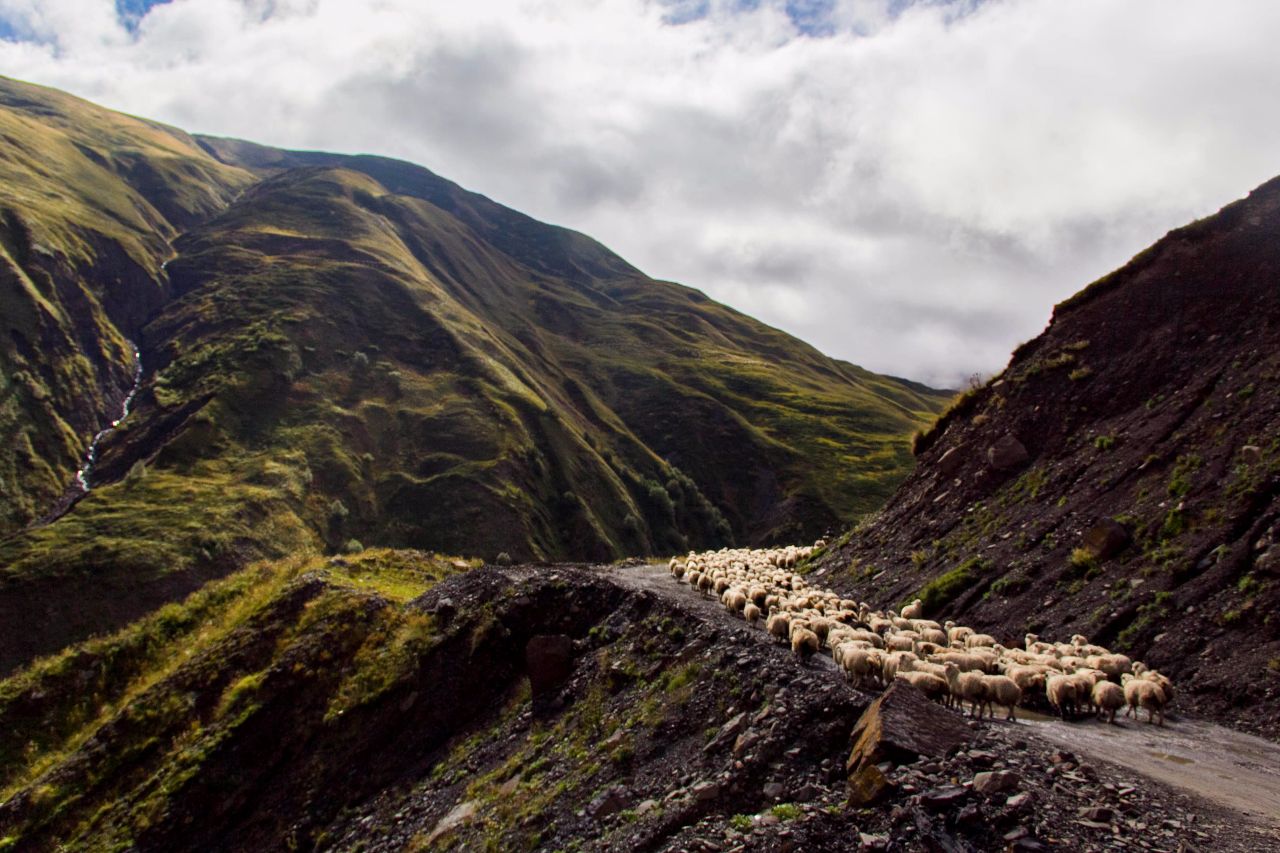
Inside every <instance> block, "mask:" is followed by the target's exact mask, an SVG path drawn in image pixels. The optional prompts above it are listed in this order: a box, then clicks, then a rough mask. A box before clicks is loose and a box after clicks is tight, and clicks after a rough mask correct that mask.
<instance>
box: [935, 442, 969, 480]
mask: <svg viewBox="0 0 1280 853" xmlns="http://www.w3.org/2000/svg"><path fill="white" fill-rule="evenodd" d="M963 465H964V456H963V455H962V454H961V453H960V448H958V447H951V448H948V449H947V452H946V453H944V454H942V455H941V456H939V457H938V470H939V471H941V472H942V474H943V476H946V477H954V476H955V474H956V472H957V471H959V470H960V468H961V467H962V466H963Z"/></svg>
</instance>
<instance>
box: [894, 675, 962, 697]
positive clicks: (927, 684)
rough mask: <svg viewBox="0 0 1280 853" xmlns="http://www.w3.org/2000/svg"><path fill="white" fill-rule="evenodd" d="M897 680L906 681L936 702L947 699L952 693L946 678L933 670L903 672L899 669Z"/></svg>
mask: <svg viewBox="0 0 1280 853" xmlns="http://www.w3.org/2000/svg"><path fill="white" fill-rule="evenodd" d="M896 678H897V680H899V681H905V682H907V683H908V684H910V685H911V686H912V687H914V688H916V689H917V690H919V691H920V692H922V693H924V695H926V696H928V697H929V698H930V699H933V700H934V701H935V702H941V701H945V700H946V699H947V697H949V696H950V695H951V688H950V687H948V686H947V682H946V680H944V679H943V678H941V677H940V676H937V675H934V674H933V673H931V672H912V671H908V672H902V671H901V670H899V672H898V674H897V676H896Z"/></svg>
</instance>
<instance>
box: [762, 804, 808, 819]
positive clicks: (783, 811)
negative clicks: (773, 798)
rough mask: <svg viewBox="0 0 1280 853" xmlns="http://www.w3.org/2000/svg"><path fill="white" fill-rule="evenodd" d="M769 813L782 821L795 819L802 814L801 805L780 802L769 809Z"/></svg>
mask: <svg viewBox="0 0 1280 853" xmlns="http://www.w3.org/2000/svg"><path fill="white" fill-rule="evenodd" d="M769 813H770V814H772V815H773V816H774V817H776V818H777V819H778V820H782V821H790V820H795V819H797V818H798V817H800V815H801V814H802V812H801V811H800V807H799V806H798V805H796V804H795V803H778V804H777V805H776V806H774V807H773V808H771V809H770V810H769Z"/></svg>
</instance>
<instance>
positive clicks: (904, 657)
mask: <svg viewBox="0 0 1280 853" xmlns="http://www.w3.org/2000/svg"><path fill="white" fill-rule="evenodd" d="M915 660H916V656H915V655H914V654H912V653H911V652H892V653H890V654H887V655H885V656H884V663H883V664H882V665H881V667H880V671H881V676H882V677H881V680H882V681H883V682H884V683H885V684H888V683H889V682H891V681H893V678H894V676H896V675H897V674H898V673H899V672H907V671H909V670H910V669H911V666H912V664H913V663H915Z"/></svg>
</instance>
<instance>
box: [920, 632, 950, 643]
mask: <svg viewBox="0 0 1280 853" xmlns="http://www.w3.org/2000/svg"><path fill="white" fill-rule="evenodd" d="M919 631H920V639H921V640H924V641H925V642H926V643H933V644H934V645H937V646H945V645H946V644H947V642H948V640H947V632H946V631H943V630H942V629H941V628H929V627H924V628H920V629H919Z"/></svg>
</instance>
